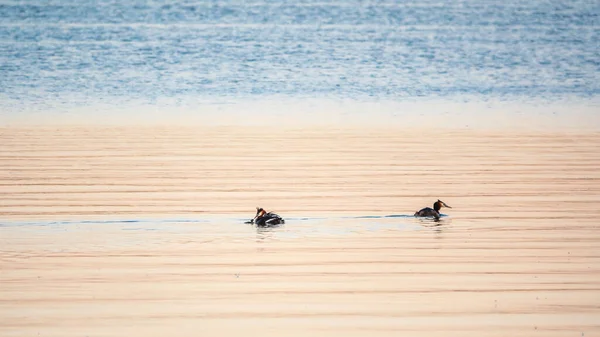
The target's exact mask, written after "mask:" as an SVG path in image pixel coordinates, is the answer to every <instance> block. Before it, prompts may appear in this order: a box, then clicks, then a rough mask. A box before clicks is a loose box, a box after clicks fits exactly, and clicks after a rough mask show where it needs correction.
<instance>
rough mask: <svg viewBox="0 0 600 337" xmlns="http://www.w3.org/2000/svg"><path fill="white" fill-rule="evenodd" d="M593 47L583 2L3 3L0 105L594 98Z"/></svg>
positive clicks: (592, 5)
mask: <svg viewBox="0 0 600 337" xmlns="http://www.w3.org/2000/svg"><path fill="white" fill-rule="evenodd" d="M599 46H600V2H598V1H595V0H575V1H554V0H551V1H522V0H507V1H485V0H480V1H472V0H459V1H451V2H443V1H437V0H424V1H415V0H410V1H356V0H334V1H321V0H305V1H287V0H283V1H271V0H266V1H264V0H259V1H255V0H250V1H239V0H224V1H191V0H188V1H177V2H175V1H164V0H150V1H137V0H134V1H111V0H98V1H92V0H82V1H69V0H28V1H17V0H1V1H0V111H1V114H2V115H3V117H5V118H6V117H14V116H15V115H19V114H20V115H19V116H21V117H24V116H25V117H26V116H31V117H32V118H34V117H35V116H38V117H39V116H41V115H43V116H53V115H54V114H56V113H71V114H74V113H81V110H89V111H95V112H94V113H97V112H98V111H101V112H104V113H106V112H109V111H117V110H119V111H120V113H125V114H127V113H133V111H135V110H136V108H140V107H152V108H156V109H183V110H185V111H186V113H193V114H202V113H209V112H206V111H214V110H206V111H204V110H202V109H201V108H202V107H208V106H224V105H225V106H227V105H229V106H234V107H235V109H238V108H239V106H240V104H245V103H248V102H273V101H276V102H287V101H294V102H302V101H306V100H311V101H319V102H350V103H369V102H384V101H385V102H392V103H394V102H414V101H416V102H422V101H433V100H435V101H442V102H465V101H466V102H473V101H477V102H488V101H495V102H498V101H500V102H516V103H528V102H577V104H578V105H584V106H585V105H588V106H589V105H593V106H598V105H599V104H598V96H599V94H600V48H599ZM295 113H302V110H301V109H300V111H296V112H295ZM1 117H2V116H0V118H1Z"/></svg>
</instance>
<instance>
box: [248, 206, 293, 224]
mask: <svg viewBox="0 0 600 337" xmlns="http://www.w3.org/2000/svg"><path fill="white" fill-rule="evenodd" d="M250 223H253V224H255V225H256V226H258V227H271V226H277V225H281V224H284V223H285V220H283V219H282V218H281V217H280V216H279V215H277V214H275V213H271V212H267V211H265V210H264V209H262V208H260V207H256V215H255V216H254V219H252V220H250Z"/></svg>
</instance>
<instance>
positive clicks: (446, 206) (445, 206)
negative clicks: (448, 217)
mask: <svg viewBox="0 0 600 337" xmlns="http://www.w3.org/2000/svg"><path fill="white" fill-rule="evenodd" d="M442 204H444V207H448V208H452V207H450V206H448V205H446V203H445V202H443V203H442Z"/></svg>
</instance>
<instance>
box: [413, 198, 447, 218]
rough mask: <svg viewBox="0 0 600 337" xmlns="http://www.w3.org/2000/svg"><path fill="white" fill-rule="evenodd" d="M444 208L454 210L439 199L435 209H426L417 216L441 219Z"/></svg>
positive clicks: (434, 205) (435, 203)
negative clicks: (441, 211)
mask: <svg viewBox="0 0 600 337" xmlns="http://www.w3.org/2000/svg"><path fill="white" fill-rule="evenodd" d="M442 207H448V208H452V207H450V206H448V205H446V203H445V202H443V201H441V200H440V199H438V201H436V202H434V203H433V208H430V207H425V208H423V209H422V210H420V211H418V212H416V213H415V216H421V217H434V218H435V219H439V218H440V209H441V208H442Z"/></svg>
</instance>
